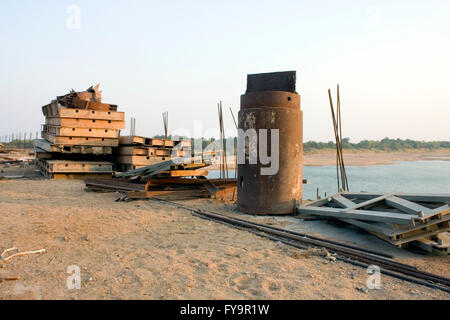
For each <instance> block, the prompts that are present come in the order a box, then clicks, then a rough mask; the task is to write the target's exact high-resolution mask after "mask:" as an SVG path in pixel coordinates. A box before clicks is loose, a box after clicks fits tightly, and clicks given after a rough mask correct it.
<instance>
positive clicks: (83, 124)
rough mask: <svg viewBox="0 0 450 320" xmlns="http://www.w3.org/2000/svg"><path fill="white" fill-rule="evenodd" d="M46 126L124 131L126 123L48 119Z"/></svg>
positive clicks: (46, 119)
mask: <svg viewBox="0 0 450 320" xmlns="http://www.w3.org/2000/svg"><path fill="white" fill-rule="evenodd" d="M45 124H48V125H55V126H61V127H71V128H99V129H124V128H125V121H115V120H96V119H92V120H91V119H74V118H59V117H46V118H45Z"/></svg>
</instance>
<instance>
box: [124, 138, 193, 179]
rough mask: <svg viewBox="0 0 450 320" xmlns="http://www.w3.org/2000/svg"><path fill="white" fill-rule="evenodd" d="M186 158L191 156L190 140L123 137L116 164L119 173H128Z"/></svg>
mask: <svg viewBox="0 0 450 320" xmlns="http://www.w3.org/2000/svg"><path fill="white" fill-rule="evenodd" d="M186 156H191V141H190V140H170V139H158V138H147V137H140V136H123V137H120V139H119V148H118V154H117V158H116V159H117V161H116V162H117V163H118V164H119V165H118V168H119V171H129V170H134V169H139V168H142V167H145V166H148V165H151V164H155V163H159V162H162V161H165V160H170V159H172V158H175V157H186Z"/></svg>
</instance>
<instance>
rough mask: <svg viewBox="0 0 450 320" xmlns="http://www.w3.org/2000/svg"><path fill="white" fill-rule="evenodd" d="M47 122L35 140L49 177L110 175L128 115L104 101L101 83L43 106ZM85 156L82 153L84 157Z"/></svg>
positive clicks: (41, 166) (43, 170)
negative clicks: (100, 88)
mask: <svg viewBox="0 0 450 320" xmlns="http://www.w3.org/2000/svg"><path fill="white" fill-rule="evenodd" d="M42 112H43V114H44V116H45V124H44V125H43V126H42V133H41V134H42V138H43V139H38V140H35V142H34V147H35V155H36V163H37V167H38V168H39V169H40V171H41V173H42V174H43V175H44V176H46V177H49V178H84V177H86V176H89V175H91V174H94V175H96V176H111V173H112V172H113V163H112V161H113V158H112V153H113V147H117V146H118V145H119V135H120V129H123V128H124V127H125V114H124V113H123V112H118V111H117V105H111V104H104V103H102V102H101V92H100V91H99V85H96V86H95V87H90V88H89V89H87V90H86V91H83V92H75V91H73V90H72V91H71V92H70V93H69V94H67V95H65V96H60V97H57V98H56V100H53V101H52V102H51V103H50V104H48V105H46V106H44V107H42ZM81 155H83V156H81Z"/></svg>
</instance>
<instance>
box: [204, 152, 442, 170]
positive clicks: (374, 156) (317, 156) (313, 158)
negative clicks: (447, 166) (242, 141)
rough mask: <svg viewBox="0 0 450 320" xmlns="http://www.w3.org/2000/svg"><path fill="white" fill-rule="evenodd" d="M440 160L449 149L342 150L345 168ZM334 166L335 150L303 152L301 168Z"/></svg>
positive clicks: (231, 163)
mask: <svg viewBox="0 0 450 320" xmlns="http://www.w3.org/2000/svg"><path fill="white" fill-rule="evenodd" d="M227 158H228V164H227V166H228V169H229V170H234V169H235V160H234V158H235V157H234V156H228V157H227ZM422 160H430V161H431V160H442V161H450V149H444V148H441V149H434V150H429V149H408V150H398V151H392V150H389V151H385V150H369V149H364V150H353V149H344V163H345V165H346V166H375V165H392V164H396V163H397V162H398V161H422ZM334 165H336V149H321V150H319V149H315V150H311V151H305V152H304V154H303V166H306V167H325V166H334ZM207 169H208V170H220V166H219V164H213V165H211V166H208V167H207Z"/></svg>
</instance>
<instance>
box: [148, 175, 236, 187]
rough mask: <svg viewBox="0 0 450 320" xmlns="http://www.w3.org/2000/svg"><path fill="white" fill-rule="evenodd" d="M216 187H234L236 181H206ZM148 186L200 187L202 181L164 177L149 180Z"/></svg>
mask: <svg viewBox="0 0 450 320" xmlns="http://www.w3.org/2000/svg"><path fill="white" fill-rule="evenodd" d="M208 180H209V181H210V182H211V183H213V184H214V185H216V186H221V185H231V186H233V185H236V183H237V182H236V181H237V180H236V179H208ZM148 181H149V184H150V185H163V184H167V185H172V184H173V185H179V184H180V185H202V184H203V180H201V179H197V178H179V177H166V178H152V179H149V180H148Z"/></svg>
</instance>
